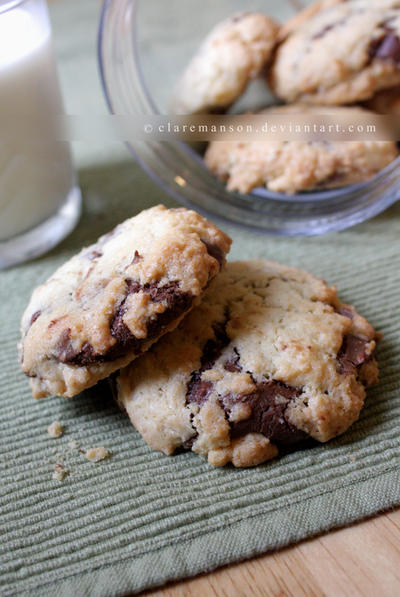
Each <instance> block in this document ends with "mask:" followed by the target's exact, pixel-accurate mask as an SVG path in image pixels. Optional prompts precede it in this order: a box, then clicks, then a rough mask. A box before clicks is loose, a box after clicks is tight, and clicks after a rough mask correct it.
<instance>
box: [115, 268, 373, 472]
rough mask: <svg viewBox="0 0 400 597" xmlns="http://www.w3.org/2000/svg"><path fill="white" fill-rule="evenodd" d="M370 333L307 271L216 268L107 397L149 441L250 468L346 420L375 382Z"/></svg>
mask: <svg viewBox="0 0 400 597" xmlns="http://www.w3.org/2000/svg"><path fill="white" fill-rule="evenodd" d="M375 340H376V334H375V331H374V329H373V327H372V326H371V325H370V324H369V323H368V322H367V321H366V319H364V318H363V317H361V316H360V315H358V313H357V312H356V310H355V309H354V307H351V306H349V305H344V304H343V303H341V301H340V300H339V298H338V296H337V292H336V288H335V287H329V286H327V285H326V284H325V282H323V281H322V280H319V279H317V278H315V277H314V276H312V275H311V274H308V273H307V272H305V271H302V270H296V269H294V268H290V267H285V266H283V265H280V264H278V263H271V262H267V261H248V262H236V263H228V265H227V267H226V268H225V270H224V271H223V272H222V273H221V274H220V275H219V276H218V277H217V278H216V279H215V280H214V282H213V283H212V285H211V286H210V288H209V289H208V290H207V292H206V293H205V295H204V297H203V300H202V302H201V304H200V305H199V306H198V307H197V308H196V309H194V310H193V311H192V312H191V313H190V314H189V315H188V316H187V317H186V318H185V320H184V321H182V323H181V324H180V325H179V327H178V328H177V329H176V330H175V331H174V332H172V333H171V334H168V336H166V337H164V338H162V339H161V340H160V342H158V343H157V344H156V345H154V346H153V347H152V348H151V350H150V351H149V352H147V353H146V354H145V355H143V356H142V357H141V358H140V359H139V360H138V361H136V362H134V363H132V364H131V365H129V367H127V368H125V369H123V370H122V371H121V372H120V375H119V377H118V380H117V388H118V398H119V401H120V403H121V405H122V406H123V407H124V408H125V409H126V411H127V412H128V415H129V416H130V418H131V420H132V422H133V424H134V425H135V427H136V428H137V430H138V431H139V432H140V433H141V435H142V436H143V437H144V439H145V440H146V442H147V443H148V444H149V445H150V446H151V447H152V448H154V449H156V450H161V451H162V452H164V453H165V454H172V453H173V452H174V451H175V450H176V449H178V448H182V447H183V448H186V449H192V450H193V451H194V452H197V453H199V454H201V455H203V456H206V457H208V461H209V462H210V463H211V464H213V465H224V464H226V463H228V462H232V463H233V464H234V465H235V466H252V465H256V464H260V463H261V462H264V461H265V460H268V459H270V458H273V457H274V456H276V454H277V451H278V450H277V446H278V447H279V446H281V445H285V444H294V443H296V442H300V441H303V440H304V439H306V438H307V437H312V438H314V439H316V440H318V441H321V442H325V441H328V440H329V439H331V438H332V437H335V436H336V435H339V434H340V433H343V432H344V431H346V429H347V428H348V427H349V426H350V425H351V424H352V423H354V421H356V420H357V418H358V416H359V414H360V411H361V408H362V406H363V403H364V398H365V387H367V386H368V385H371V384H372V383H375V382H376V381H377V377H378V368H377V363H376V360H375V358H374V350H375V346H376V342H375Z"/></svg>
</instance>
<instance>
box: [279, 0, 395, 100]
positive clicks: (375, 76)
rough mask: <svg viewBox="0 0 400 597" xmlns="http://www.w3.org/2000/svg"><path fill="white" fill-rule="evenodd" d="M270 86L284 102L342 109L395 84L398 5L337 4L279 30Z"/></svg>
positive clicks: (389, 0) (340, 0) (385, 0)
mask: <svg viewBox="0 0 400 597" xmlns="http://www.w3.org/2000/svg"><path fill="white" fill-rule="evenodd" d="M281 36H282V38H283V42H282V44H281V45H280V46H279V47H278V50H277V52H276V56H275V61H274V64H273V65H272V67H271V69H270V73H269V74H270V78H269V82H270V85H271V87H272V89H273V90H274V92H275V93H276V95H277V96H278V97H280V98H281V99H283V100H285V101H286V102H295V101H305V102H311V103H316V104H347V103H352V102H357V101H361V100H365V99H368V98H370V97H372V96H373V95H374V94H375V93H376V92H377V91H379V90H380V89H388V88H391V87H394V86H395V85H398V84H399V83H400V4H399V2H398V1H397V0H351V1H344V0H337V1H336V2H332V1H331V2H321V3H317V4H316V8H315V10H310V8H308V9H306V12H305V13H304V14H303V15H301V14H300V16H297V17H295V19H294V20H293V22H292V23H289V24H288V25H287V26H286V27H284V28H283V31H282V34H281Z"/></svg>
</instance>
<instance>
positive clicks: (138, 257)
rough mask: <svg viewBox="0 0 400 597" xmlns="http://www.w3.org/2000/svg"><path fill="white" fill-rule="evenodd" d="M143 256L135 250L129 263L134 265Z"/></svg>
mask: <svg viewBox="0 0 400 597" xmlns="http://www.w3.org/2000/svg"><path fill="white" fill-rule="evenodd" d="M142 259H143V257H142V256H141V255H140V253H139V252H138V251H135V255H134V257H133V259H132V261H131V265H135V263H139V261H142Z"/></svg>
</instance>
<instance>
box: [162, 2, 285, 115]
mask: <svg viewBox="0 0 400 597" xmlns="http://www.w3.org/2000/svg"><path fill="white" fill-rule="evenodd" d="M278 31H279V26H278V24H277V23H275V22H274V21H273V20H272V19H270V18H269V17H267V16H266V15H263V14H260V13H251V12H243V13H237V14H235V15H233V16H232V17H231V18H229V19H227V20H226V21H224V22H223V23H220V24H219V25H217V26H216V27H215V28H214V29H213V30H212V32H211V33H210V34H209V36H208V37H207V38H206V39H205V40H204V42H203V44H202V45H201V47H200V48H199V50H198V52H197V53H196V54H195V56H194V57H193V58H192V60H191V61H190V63H189V64H188V66H187V68H186V69H185V72H184V74H183V75H182V77H181V79H180V80H179V82H178V84H177V85H176V88H175V93H174V98H173V110H174V112H175V113H176V114H198V113H202V112H203V113H204V112H210V111H218V110H224V109H226V108H228V107H229V106H230V105H231V104H233V102H234V101H235V100H236V99H237V98H238V97H239V96H240V95H241V94H242V93H243V91H244V90H245V88H246V85H247V83H248V82H249V80H250V79H254V78H255V77H257V76H258V75H259V74H260V72H261V71H262V69H263V68H264V66H265V65H266V63H267V62H268V60H269V58H270V56H271V54H272V51H273V49H274V47H275V43H276V40H277V36H278Z"/></svg>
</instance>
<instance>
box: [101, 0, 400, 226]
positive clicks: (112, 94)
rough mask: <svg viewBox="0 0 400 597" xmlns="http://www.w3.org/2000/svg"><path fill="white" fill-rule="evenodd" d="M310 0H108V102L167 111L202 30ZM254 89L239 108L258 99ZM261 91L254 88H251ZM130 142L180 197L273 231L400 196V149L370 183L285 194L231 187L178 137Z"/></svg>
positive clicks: (327, 220) (377, 207) (123, 108)
mask: <svg viewBox="0 0 400 597" xmlns="http://www.w3.org/2000/svg"><path fill="white" fill-rule="evenodd" d="M309 3H310V2H308V1H307V0H293V1H291V0H280V1H279V2H276V1H275V0H246V2H245V1H244V0H217V1H216V0H202V1H201V2H199V1H198V0H169V1H168V2H166V0H104V4H103V12H102V18H101V23H100V28H99V47H98V50H99V63H100V71H101V75H102V81H103V87H104V91H105V95H106V98H107V101H108V106H109V108H110V111H111V112H112V113H115V114H123V115H127V114H129V115H137V116H142V115H150V116H151V115H154V114H168V104H169V102H170V99H171V94H172V90H173V88H174V85H175V83H176V81H177V80H178V77H179V76H180V74H181V73H182V72H183V69H184V68H185V66H186V64H187V62H188V60H189V58H190V56H191V55H193V54H194V52H195V51H196V49H197V48H198V46H199V45H200V43H201V41H202V39H204V37H205V36H206V35H207V33H208V32H209V31H210V30H211V29H212V28H213V27H214V25H215V24H216V23H217V22H219V21H221V20H222V19H224V18H227V17H228V16H229V15H231V14H232V13H233V12H235V11H239V10H250V11H252V10H254V11H260V12H265V13H268V14H270V15H271V16H272V17H274V18H276V19H277V20H280V21H283V20H285V19H288V18H290V17H291V16H293V15H294V14H295V12H296V10H299V9H301V8H302V7H304V6H305V5H307V4H309ZM252 91H254V89H253V90H251V89H250V90H249V92H248V93H246V96H245V97H244V98H243V99H242V100H241V101H240V108H241V109H242V111H243V112H245V111H246V110H251V109H253V108H254V97H255V95H256V94H255V95H254V96H252ZM255 91H256V90H255ZM128 146H129V148H130V150H131V152H132V154H133V155H134V157H135V158H136V159H137V160H138V161H139V162H140V163H141V165H142V166H143V167H144V168H145V170H146V171H147V172H148V173H149V174H150V175H151V176H152V177H153V178H154V179H155V180H156V181H157V182H158V183H159V184H160V185H161V186H162V187H163V188H164V189H165V190H166V191H168V192H169V193H170V194H171V195H173V196H174V197H175V198H176V199H177V200H178V201H179V202H180V203H182V204H184V205H186V206H189V207H194V208H195V209H197V210H198V211H200V212H204V213H205V214H213V215H216V216H218V217H219V218H222V219H228V220H230V221H233V222H236V223H237V224H241V225H244V226H247V227H250V228H257V229H259V230H262V231H264V232H267V233H269V234H276V235H300V234H303V235H311V234H322V233H325V232H329V231H331V230H340V229H343V228H347V227H349V226H353V225H354V224H357V223H359V222H362V221H364V220H367V219H369V218H371V217H373V216H375V215H376V214H378V213H380V212H381V211H383V210H384V209H386V208H387V207H389V206H390V205H391V204H393V203H394V202H395V201H396V200H397V199H398V198H399V196H400V158H397V159H396V160H395V161H394V162H392V163H391V164H390V165H389V166H388V167H387V168H385V170H383V171H382V172H380V173H378V174H377V175H376V176H375V177H374V178H372V179H371V180H369V181H368V182H366V183H362V184H356V185H351V186H348V187H344V188H338V189H333V190H327V191H319V192H311V193H299V194H296V195H285V194H280V193H273V192H271V191H268V190H267V189H255V190H254V191H253V192H251V193H249V194H247V195H244V194H240V193H236V192H228V191H227V190H226V188H225V186H224V185H223V184H222V183H220V182H218V181H217V180H216V178H215V176H214V175H213V174H211V173H210V172H209V171H208V170H207V168H206V167H205V165H204V162H203V160H202V157H201V155H200V154H199V153H197V152H196V151H194V150H193V148H192V147H190V146H189V145H187V144H185V143H182V142H169V141H168V142H167V141H163V142H157V141H149V142H143V141H141V140H137V139H135V138H131V139H129V143H128Z"/></svg>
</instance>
